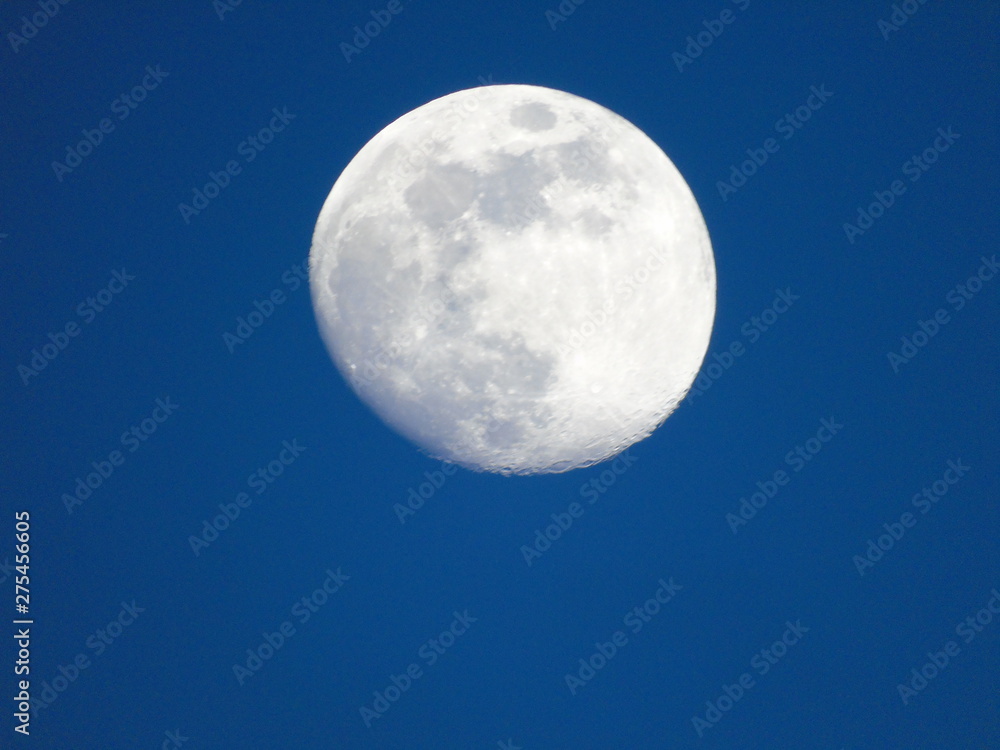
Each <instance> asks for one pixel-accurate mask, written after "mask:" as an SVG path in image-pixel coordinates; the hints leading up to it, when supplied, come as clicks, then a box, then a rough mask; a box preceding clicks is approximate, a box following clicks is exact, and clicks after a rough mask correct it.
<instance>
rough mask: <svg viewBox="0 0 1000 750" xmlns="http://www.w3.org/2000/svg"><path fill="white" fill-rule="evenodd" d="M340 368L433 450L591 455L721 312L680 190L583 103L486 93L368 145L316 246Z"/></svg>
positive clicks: (618, 443)
mask: <svg viewBox="0 0 1000 750" xmlns="http://www.w3.org/2000/svg"><path fill="white" fill-rule="evenodd" d="M310 265H311V275H310V284H311V288H312V297H313V304H314V307H315V310H316V317H317V320H318V322H319V327H320V331H321V333H322V335H323V338H324V340H325V342H326V344H327V347H328V348H329V350H330V352H331V354H332V356H333V358H334V360H335V361H336V363H337V366H338V368H339V369H340V371H341V373H343V375H344V377H345V378H346V379H347V380H348V381H349V382H350V383H351V385H352V386H353V387H354V390H355V391H356V392H357V394H358V395H359V396H360V397H361V398H362V399H363V400H364V401H365V402H366V403H368V404H369V405H370V406H371V407H372V409H374V410H375V412H376V413H378V415H379V416H380V417H381V418H382V419H383V420H384V421H385V422H387V423H388V424H389V425H391V426H392V427H394V428H395V429H396V430H398V431H399V432H400V433H401V434H403V435H404V436H406V437H408V438H409V439H411V440H412V441H413V442H415V443H417V444H418V445H420V446H421V447H422V448H423V449H424V450H425V451H426V452H428V453H430V454H431V455H433V456H435V457H438V458H442V459H447V460H449V461H454V462H456V463H459V464H461V465H463V466H466V467H468V468H472V469H477V470H486V471H495V472H501V473H505V474H510V473H516V474H533V473H540V472H559V471H566V470H568V469H573V468H576V467H579V466H587V465H589V464H593V463H596V462H598V461H603V460H604V459H607V458H610V457H611V456H614V455H615V454H617V453H618V452H620V451H622V450H623V449H625V448H627V447H628V446H629V445H631V444H633V443H635V442H636V441H638V440H641V439H643V438H645V437H646V436H648V435H649V434H650V433H651V432H652V431H653V430H655V429H656V428H657V427H658V426H659V425H660V424H661V423H662V422H663V420H664V419H666V418H667V416H668V415H669V414H670V413H671V412H672V411H673V410H674V409H675V408H676V407H677V405H678V403H679V402H680V400H681V399H682V398H683V397H684V395H685V394H686V393H687V391H688V389H689V388H690V387H691V383H692V381H693V380H694V378H695V376H696V375H697V373H698V370H699V368H700V367H701V362H702V359H703V358H704V356H705V352H706V350H707V348H708V340H709V336H710V334H711V331H712V321H713V319H714V317H715V262H714V258H713V255H712V247H711V243H710V242H709V238H708V232H707V230H706V228H705V222H704V220H703V219H702V215H701V212H700V211H699V209H698V205H697V203H696V202H695V199H694V196H693V195H692V194H691V191H690V189H689V188H688V186H687V183H685V181H684V178H683V177H681V175H680V173H679V172H678V171H677V169H676V168H675V167H674V165H673V163H672V162H671V161H670V159H668V158H667V156H666V155H665V154H664V153H663V151H661V150H660V148H659V147H658V146H657V145H656V144H655V143H653V141H651V140H650V139H649V138H648V137H647V136H646V135H645V134H644V133H643V132H642V131H640V130H639V129H638V128H636V127H635V126H634V125H632V124H631V123H629V122H628V121H627V120H625V119H623V118H621V117H619V116H618V115H616V114H614V113H613V112H611V111H609V110H607V109H605V108H604V107H601V106H599V105H597V104H595V103H593V102H591V101H589V100H587V99H582V98H580V97H578V96H574V95H572V94H567V93H565V92H562V91H556V90H553V89H547V88H541V87H538V86H520V85H516V86H484V87H481V88H475V89H469V90H466V91H459V92H457V93H454V94H450V95H448V96H445V97H442V98H440V99H435V100H434V101H432V102H429V103H428V104H425V105H424V106H422V107H418V108H417V109H415V110H413V111H412V112H410V113H408V114H406V115H403V116H402V117H400V118H399V119H398V120H396V121H395V122H393V123H391V124H390V125H388V126H387V127H386V128H385V129H384V130H382V131H381V132H380V133H379V134H378V135H376V136H375V137H374V138H372V140H371V141H369V142H368V143H367V144H366V145H365V147H364V148H362V149H361V151H360V152H359V153H358V155H357V156H355V157H354V159H353V160H352V161H351V163H350V164H348V165H347V167H346V168H345V169H344V172H343V174H341V176H340V178H339V179H338V180H337V182H336V184H335V185H334V186H333V190H331V191H330V195H329V197H328V198H327V199H326V203H325V204H324V205H323V210H322V211H321V212H320V215H319V220H318V221H317V223H316V231H315V234H314V236H313V245H312V250H311V254H310Z"/></svg>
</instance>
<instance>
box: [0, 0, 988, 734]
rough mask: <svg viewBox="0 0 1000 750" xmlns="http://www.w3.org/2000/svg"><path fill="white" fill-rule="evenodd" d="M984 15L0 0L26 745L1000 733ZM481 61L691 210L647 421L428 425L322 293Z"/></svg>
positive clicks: (3, 215) (488, 72)
mask: <svg viewBox="0 0 1000 750" xmlns="http://www.w3.org/2000/svg"><path fill="white" fill-rule="evenodd" d="M560 8H561V9H560ZM911 11H912V12H911ZM997 15H998V14H997V6H996V3H993V2H987V1H986V0H970V1H969V2H965V3H961V4H958V6H957V7H956V6H955V5H947V4H944V3H936V2H926V3H924V4H920V3H919V2H916V1H915V0H908V2H903V3H897V4H896V5H895V6H893V5H892V4H890V3H876V4H870V5H865V4H859V3H844V2H832V3H824V4H821V5H819V6H817V7H798V6H795V7H792V6H791V5H790V4H778V5H777V6H775V5H774V4H771V5H768V4H765V3H760V2H758V1H757V0H749V2H747V0H739V2H728V1H724V0H717V1H716V2H706V3H701V2H689V3H681V4H676V5H673V6H671V7H663V6H662V4H655V3H610V2H607V1H606V0H586V2H583V3H580V4H579V5H573V4H571V3H569V2H566V3H563V4H562V6H560V5H559V4H557V3H555V2H551V3H545V2H540V3H528V4H520V5H515V6H513V7H511V6H510V5H509V4H507V5H496V6H474V5H470V4H459V3H450V2H444V3H425V2H421V1H420V0H416V1H414V2H406V0H400V2H399V3H398V4H393V6H392V7H391V8H390V7H389V4H388V3H375V4H368V3H364V2H345V3H339V4H337V6H336V7H330V6H328V5H327V4H323V3H309V2H306V3H294V4H292V5H291V6H290V7H286V6H285V5H283V4H282V5H279V4H276V3H265V2H258V1H256V0H244V1H243V2H242V3H239V4H226V5H222V4H220V3H214V4H213V3H212V2H209V1H208V0H203V1H200V2H196V3H191V4H188V5H187V6H186V7H184V8H180V9H178V8H176V7H174V5H173V4H168V3H163V2H150V3H142V4H139V5H138V6H131V5H130V6H129V7H127V8H114V7H112V8H105V7H96V6H93V5H91V4H86V3H81V2H76V1H75V0H70V1H69V2H66V3H65V4H63V3H62V2H59V1H58V0H42V1H41V2H16V3H7V4H5V5H4V7H3V9H2V11H0V31H2V32H3V34H4V40H3V41H2V43H0V46H2V52H0V54H2V55H3V59H2V62H0V101H2V102H3V104H2V105H0V112H2V113H3V116H2V117H0V151H2V154H3V162H2V164H3V169H2V170H0V191H2V195H3V201H2V203H0V267H2V274H3V284H4V286H3V290H4V295H3V300H4V325H3V326H2V334H0V335H2V342H3V354H4V358H3V360H4V369H5V376H4V378H5V380H4V390H3V393H4V397H3V399H2V408H3V418H4V421H3V425H4V430H3V457H4V461H3V467H4V473H3V478H4V485H5V492H4V496H3V497H4V499H3V500H2V502H0V507H2V510H3V514H2V517H3V520H2V521H0V523H2V524H3V525H4V528H3V530H2V532H0V539H2V540H5V541H0V561H3V563H4V567H3V569H2V571H0V577H2V578H3V580H4V584H3V591H4V597H5V601H10V599H8V597H11V598H12V597H13V596H14V595H15V591H14V584H15V577H16V576H17V575H19V573H18V572H17V571H15V570H12V569H11V568H12V564H13V563H14V562H15V560H16V555H17V554H18V551H17V550H16V549H15V544H16V541H17V540H16V539H15V538H14V533H15V531H16V529H15V523H16V520H15V517H14V514H15V512H24V511H27V512H28V514H29V518H30V551H29V555H30V572H29V573H30V574H29V578H30V597H31V599H30V602H31V603H30V615H31V618H32V619H33V623H32V625H31V637H30V675H28V677H29V678H30V692H31V695H32V697H33V698H34V699H35V700H36V710H34V711H33V712H32V714H33V715H32V717H31V721H30V732H31V736H30V737H31V739H30V740H29V739H25V738H24V737H21V736H19V735H16V733H15V732H14V726H15V723H16V722H15V719H14V717H13V716H12V711H11V709H10V705H11V704H10V703H8V704H7V710H6V711H5V714H4V718H3V721H2V722H0V730H2V732H3V737H4V739H3V746H5V747H6V746H11V747H16V746H19V744H21V745H24V746H27V745H28V744H29V742H31V741H32V740H33V741H34V742H35V743H36V746H38V747H81V748H90V747H93V748H97V747H100V748H140V747H161V746H164V744H163V743H173V745H171V744H167V745H165V746H167V747H170V746H181V747H184V748H229V747H238V748H273V747H301V748H312V747H316V748H320V747H322V748H328V747H346V748H467V747H468V748H496V747H520V748H524V749H525V750H527V749H528V748H550V749H551V748H569V747H574V748H575V747H580V748H662V747H679V748H688V747H690V748H762V749H763V748H768V749H771V748H831V749H839V748H866V749H867V748H896V747H899V748H912V747H970V748H971V747H977V748H978V747H992V746H995V745H997V744H1000V734H998V727H1000V693H998V690H1000V686H998V683H997V675H998V674H1000V669H998V666H1000V664H998V654H1000V611H998V610H1000V594H998V589H1000V555H998V549H997V543H996V539H997V536H998V534H997V532H998V521H1000V512H998V506H997V500H998V491H1000V484H998V477H997V473H996V451H995V448H994V446H995V445H996V443H997V437H998V435H997V425H998V419H997V417H998V409H997V406H998V398H997V391H996V377H997V363H998V358H997V354H998V350H997V339H996V333H995V322H996V319H997V312H998V284H1000V276H998V275H997V273H996V270H997V265H996V259H997V254H996V253H997V246H996V237H997V229H998V217H997V212H996V210H995V206H996V199H997V187H998V178H997V171H996V153H997V148H998V145H1000V144H998V133H997V122H998V121H1000V118H998V114H1000V112H998V109H1000V107H998V102H997V96H996V91H997V84H998V82H1000V75H998V73H1000V67H998V65H1000V63H998V55H997V42H996V37H997ZM42 19H44V21H42ZM900 21H905V22H903V23H900ZM371 23H375V24H378V27H379V31H378V34H377V35H375V36H373V37H372V38H370V39H368V41H367V43H366V44H365V45H364V46H363V47H362V46H360V44H358V39H355V37H356V36H358V32H357V31H356V30H355V27H358V29H359V30H363V29H364V27H365V26H366V24H371ZM369 28H374V27H371V26H369ZM366 36H367V35H366ZM689 37H690V38H689ZM359 38H360V37H359ZM362 41H363V39H362ZM344 45H350V46H351V47H356V50H357V51H352V50H350V49H348V48H346V47H345V46H344ZM345 53H346V54H345ZM482 81H489V82H494V83H529V84H538V85H544V86H549V87H552V88H557V89H563V90H566V91H569V92H572V93H574V94H578V95H580V96H583V97H586V98H588V99H592V100H593V101H596V102H598V103H599V104H602V105H603V106H606V107H608V108H609V109H612V110H613V111H615V112H617V113H619V114H621V115H622V116H624V117H626V118H627V119H629V120H630V121H631V122H633V123H634V124H636V125H637V126H638V127H639V128H641V129H642V130H643V131H644V132H646V133H647V134H648V135H649V136H650V137H651V138H652V139H653V140H654V141H656V142H657V143H658V144H659V145H660V146H661V147H662V148H663V149H664V151H665V152H666V153H667V154H668V155H669V156H670V158H671V159H672V160H673V161H674V163H675V164H676V165H677V167H678V168H679V169H680V171H681V173H682V174H683V175H684V176H685V178H686V179H687V180H688V183H689V185H690V186H691V189H692V191H693V192H694V194H695V196H696V198H697V200H698V202H699V204H700V206H701V208H702V212H703V214H704V216H705V220H706V223H707V225H708V229H709V232H710V234H711V237H712V242H713V248H714V252H715V261H716V267H717V273H718V282H719V287H718V309H717V315H716V321H715V327H714V331H713V336H712V341H711V345H710V350H709V355H708V358H707V359H706V362H705V366H704V367H703V370H702V374H701V378H700V379H699V381H698V386H697V390H696V391H693V392H692V393H691V394H690V395H689V396H688V398H687V399H686V400H685V402H684V403H683V404H682V405H681V406H680V408H679V409H678V410H677V412H676V413H675V414H674V415H673V416H671V417H670V418H669V419H668V420H667V422H666V423H665V424H664V425H663V426H662V427H661V428H660V429H659V430H657V431H656V433H654V434H653V435H652V436H651V437H650V438H649V439H647V440H645V441H643V442H641V443H639V444H637V445H636V446H634V448H632V449H631V450H630V453H629V455H628V457H627V458H626V457H623V458H621V459H619V460H618V462H617V463H612V462H609V463H606V464H602V465H598V466H595V467H592V468H589V469H581V470H577V471H573V472H569V473H566V474H561V475H551V476H539V477H520V478H505V477H500V476H492V475H482V474H475V473H472V472H469V471H466V470H464V469H458V470H454V467H450V466H444V467H443V466H442V465H441V464H440V462H436V461H434V460H432V459H429V458H427V457H425V456H423V455H422V454H421V453H420V452H419V451H418V450H417V449H416V448H415V447H414V446H412V445H411V444H409V443H407V442H406V441H405V440H403V439H401V438H400V437H398V436H397V435H395V434H394V433H393V432H391V431H390V430H389V429H388V428H386V427H385V426H384V425H383V424H382V423H381V422H380V421H379V420H378V419H377V417H376V416H374V414H372V413H371V412H370V411H369V410H368V409H367V408H366V407H365V406H364V405H363V404H362V403H361V402H360V401H359V400H358V399H357V398H356V397H355V395H354V394H353V392H352V391H351V390H350V388H349V386H348V385H347V384H346V383H345V382H344V381H343V380H342V379H341V377H340V375H339V374H338V372H337V371H336V369H335V367H334V365H333V363H332V362H331V360H330V357H329V356H328V354H327V352H326V350H325V348H324V347H323V344H322V342H321V340H320V338H319V335H318V333H317V330H316V324H315V320H314V317H313V313H312V308H311V303H310V298H309V292H308V286H307V284H306V283H304V279H305V269H304V266H303V264H304V263H305V261H306V258H307V255H308V252H309V244H310V239H311V235H312V230H313V226H314V224H315V221H316V217H317V215H318V213H319V210H320V207H321V206H322V203H323V201H324V199H325V198H326V195H327V193H328V192H329V190H330V187H331V185H332V184H333V182H334V181H335V180H336V178H337V176H338V175H339V174H340V171H341V170H342V169H343V168H344V166H346V164H347V163H348V162H349V161H350V159H351V158H352V157H353V156H354V154H355V153H356V152H357V151H358V150H359V149H360V148H361V147H362V146H363V145H364V144H365V143H366V142H367V141H368V140H369V139H370V138H371V137H372V136H373V135H374V134H375V133H377V132H378V131H379V130H381V129H382V128H383V127H384V126H385V125H386V124H388V123H389V122H391V121H392V120H394V119H396V118H397V117H399V116H400V115H402V114H404V113H405V112H408V111H410V110H412V109H414V108H415V107H417V106H420V105H421V104H423V103H425V102H427V101H429V100H431V99H433V98H436V97H439V96H442V95H444V94H447V93H450V92H452V91H456V90H459V89H464V88H469V87H471V86H475V85H479V84H480V83H481V82H482ZM262 131H264V132H263V133H262ZM206 185H216V186H218V189H217V190H216V189H214V188H211V187H209V188H206ZM198 191H200V192H201V194H202V196H203V197H201V198H199V197H198ZM185 206H188V207H189V208H187V209H186V208H185ZM268 303H270V305H271V306H270V307H269V305H268ZM254 311H261V315H262V317H263V316H264V312H263V311H267V315H266V317H263V320H262V324H261V325H260V326H259V327H257V328H255V329H254V330H253V332H252V334H251V335H249V336H246V337H241V338H245V340H244V341H242V342H241V343H239V344H233V343H232V340H231V339H227V338H226V334H227V333H228V334H231V333H233V332H234V331H236V329H237V325H238V323H237V321H238V319H239V318H241V317H244V318H245V317H247V316H248V315H249V314H251V313H253V312H254ZM39 358H40V359H39ZM91 475H93V476H91ZM88 478H90V480H91V486H89V487H88V486H87V481H88ZM98 480H99V481H98ZM94 485H96V486H94ZM88 491H89V492H88ZM411 493H416V494H417V495H418V496H421V499H423V500H424V503H423V505H422V506H420V507H419V509H418V510H417V511H415V512H414V513H413V514H405V515H401V514H400V513H399V512H398V511H397V509H396V508H395V506H396V505H397V504H400V503H406V502H407V498H408V497H411ZM574 503H576V504H577V505H576V507H575V510H573V511H572V513H571V510H570V509H571V506H572V505H573V504H574ZM755 504H756V505H755ZM220 515H221V516H222V517H223V520H218V519H219V517H220ZM567 519H568V520H567ZM570 521H571V523H570ZM560 523H561V524H562V525H563V526H565V527H566V528H559V529H558V530H557V531H553V530H549V533H550V536H553V537H557V538H556V539H554V540H549V541H550V544H549V546H547V547H546V546H545V544H544V542H541V543H540V542H538V541H537V539H538V535H539V534H541V535H543V536H544V534H545V533H546V528H547V527H549V526H550V525H552V524H556V525H557V526H558V525H559V524H560ZM213 524H214V526H213ZM219 527H222V528H221V530H220V529H219ZM213 532H214V533H213ZM192 539H195V540H200V542H198V541H196V542H192ZM528 545H535V547H536V549H535V551H536V552H538V554H537V556H536V555H528V556H527V558H530V559H526V555H525V553H524V551H523V550H524V548H525V547H526V546H528ZM541 547H545V549H544V550H542V549H540V548H541ZM529 562H530V565H529ZM4 606H5V607H8V608H9V607H12V606H13V604H5V605H4ZM991 607H992V608H993V611H991ZM637 608H638V609H637ZM5 611H6V612H7V613H8V614H10V613H11V612H12V611H13V610H12V609H6V610H5ZM969 618H971V620H970V619H969ZM977 618H978V619H977ZM8 622H10V618H8ZM17 627H18V626H15V625H13V624H7V625H5V626H4V628H5V629H9V631H6V630H5V632H10V633H11V634H13V633H16V632H17V631H16V628H17ZM12 640H14V639H13V638H12V637H11V636H9V635H4V641H5V642H7V646H5V647H4V649H3V650H2V651H3V659H4V667H3V674H4V678H3V683H2V684H3V687H4V690H5V691H7V692H6V694H7V695H15V694H16V692H17V690H18V687H17V685H16V683H15V674H14V671H13V669H14V665H15V662H16V661H17V659H18V652H17V649H15V648H14V647H13V646H11V641H12ZM248 651H249V652H250V653H249V654H248ZM262 655H266V658H264V657H263V656H262ZM581 660H583V662H582V663H581ZM598 665H599V666H598ZM928 665H930V666H928ZM927 675H930V676H929V677H928V676H927ZM567 676H569V679H568V680H567ZM16 679H21V677H18V678H16ZM53 685H55V687H53ZM46 686H48V688H49V689H48V690H47V689H46ZM901 686H902V687H901ZM56 688H61V689H58V690H57V689H56ZM11 691H14V692H11ZM387 693H388V694H389V695H388V696H387ZM389 696H391V697H393V698H394V699H393V700H389ZM38 701H41V703H38ZM383 701H384V702H383ZM42 704H44V705H42ZM362 709H368V710H369V711H371V712H374V713H376V714H378V716H377V718H371V714H370V713H369V714H366V713H364V712H363V711H362ZM366 718H367V719H368V720H367V721H366ZM168 733H169V734H168ZM181 738H184V739H181Z"/></svg>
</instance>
